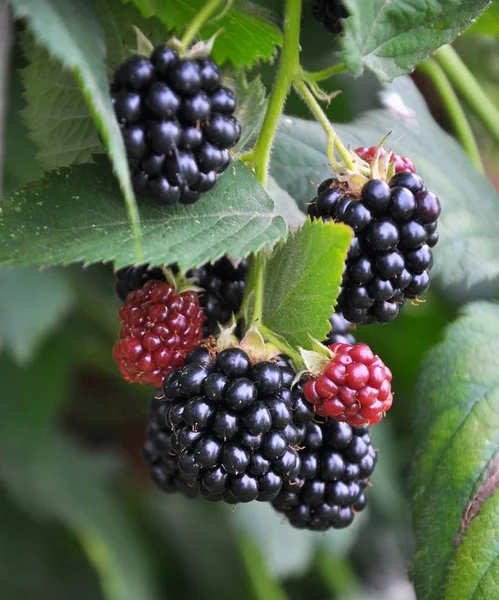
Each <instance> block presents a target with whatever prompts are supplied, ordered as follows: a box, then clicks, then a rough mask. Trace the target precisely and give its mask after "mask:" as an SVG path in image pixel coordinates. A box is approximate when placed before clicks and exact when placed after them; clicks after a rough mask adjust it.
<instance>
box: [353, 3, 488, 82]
mask: <svg viewBox="0 0 499 600" xmlns="http://www.w3.org/2000/svg"><path fill="white" fill-rule="evenodd" d="M344 2H345V4H346V6H347V10H348V12H349V13H350V15H351V16H350V17H349V18H348V19H346V20H345V21H344V27H345V32H344V35H343V36H342V37H341V41H342V44H343V52H342V58H343V60H344V62H345V64H346V66H347V67H348V68H349V69H350V71H352V73H354V74H355V75H360V74H361V73H362V71H363V69H364V67H367V68H369V69H371V71H374V73H376V75H377V76H378V77H379V78H380V79H382V80H384V81H391V80H392V79H393V78H394V77H397V76H399V75H405V74H406V73H410V72H411V71H413V70H414V68H415V67H416V65H417V64H418V63H419V62H421V61H422V60H423V59H424V58H426V57H427V56H429V55H430V54H431V53H432V52H434V51H435V50H437V49H438V48H439V47H440V46H442V45H443V44H448V43H449V42H452V40H453V39H455V38H456V37H457V36H458V35H459V34H460V33H461V32H462V31H463V30H464V29H466V28H467V27H469V26H470V25H471V24H472V23H473V21H474V20H475V19H476V18H477V17H478V16H479V15H480V13H481V12H482V11H483V10H484V9H485V8H486V7H487V6H488V5H489V4H490V0H430V1H425V2H423V1H421V2H407V0H344Z"/></svg>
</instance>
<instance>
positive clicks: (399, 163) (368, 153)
mask: <svg viewBox="0 0 499 600" xmlns="http://www.w3.org/2000/svg"><path fill="white" fill-rule="evenodd" d="M377 149H378V148H377V147H376V146H371V148H365V147H364V148H357V149H356V150H355V153H356V154H357V155H358V156H360V158H362V160H365V161H366V162H368V163H369V164H370V163H371V162H372V160H373V158H374V155H375V154H376V150H377ZM386 153H387V152H386V150H385V149H384V148H381V151H380V153H379V156H380V158H383V156H385V155H386ZM390 162H391V163H395V173H402V172H403V171H409V172H411V173H415V172H416V167H415V166H414V165H413V164H412V162H411V161H410V160H409V159H408V158H405V156H399V155H398V154H392V157H391V158H390Z"/></svg>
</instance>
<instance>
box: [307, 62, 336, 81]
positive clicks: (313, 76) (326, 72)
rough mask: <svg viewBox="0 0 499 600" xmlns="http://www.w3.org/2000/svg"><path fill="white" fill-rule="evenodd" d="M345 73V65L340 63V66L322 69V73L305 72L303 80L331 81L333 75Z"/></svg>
mask: <svg viewBox="0 0 499 600" xmlns="http://www.w3.org/2000/svg"><path fill="white" fill-rule="evenodd" d="M345 71H346V67H345V65H344V64H343V63H340V64H338V65H333V66H332V67H328V68H327V69H322V70H321V71H304V72H303V79H305V80H306V81H324V80H325V79H329V78H330V77H332V76H333V75H338V74H339V73H344V72H345Z"/></svg>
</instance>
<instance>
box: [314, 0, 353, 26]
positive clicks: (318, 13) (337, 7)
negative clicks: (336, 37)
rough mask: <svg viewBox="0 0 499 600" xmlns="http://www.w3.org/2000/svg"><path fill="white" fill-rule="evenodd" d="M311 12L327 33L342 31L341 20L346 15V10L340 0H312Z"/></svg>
mask: <svg viewBox="0 0 499 600" xmlns="http://www.w3.org/2000/svg"><path fill="white" fill-rule="evenodd" d="M312 14H313V15H314V17H315V18H316V19H317V21H319V22H320V23H322V25H323V26H324V28H325V29H326V30H327V31H328V32H329V33H333V34H338V33H341V32H342V31H343V24H342V22H341V20H342V19H346V18H347V17H348V11H347V9H346V8H345V6H344V4H343V1H342V0H314V3H313V5H312Z"/></svg>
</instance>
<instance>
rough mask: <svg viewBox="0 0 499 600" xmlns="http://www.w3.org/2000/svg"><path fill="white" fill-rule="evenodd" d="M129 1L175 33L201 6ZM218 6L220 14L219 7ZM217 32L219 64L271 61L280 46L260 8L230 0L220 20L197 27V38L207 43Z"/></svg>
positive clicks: (192, 0)
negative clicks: (230, 4)
mask: <svg viewBox="0 0 499 600" xmlns="http://www.w3.org/2000/svg"><path fill="white" fill-rule="evenodd" d="M124 1H125V2H126V1H127V0H124ZM132 1H133V2H134V3H135V5H136V6H137V7H138V8H139V9H140V10H141V12H142V14H143V15H144V16H146V17H150V16H152V15H156V16H157V17H158V18H159V19H161V20H162V21H163V23H164V24H165V26H166V27H167V29H172V30H175V31H176V32H177V33H178V34H180V33H181V31H182V30H183V29H184V27H185V26H186V25H187V24H188V23H189V22H190V21H191V20H192V19H193V17H194V16H195V15H196V14H197V13H198V12H199V11H200V10H201V8H203V6H204V4H205V0H189V2H186V1H185V0H170V1H169V2H168V3H165V2H164V1H163V0H132ZM220 6H221V8H220V10H221V11H222V9H223V4H221V5H220ZM215 17H216V15H215ZM219 30H222V31H221V33H220V35H219V36H218V37H217V39H216V41H215V46H214V48H213V52H212V56H213V58H214V59H215V60H216V62H217V63H219V64H222V63H224V62H226V61H230V62H231V63H232V64H233V65H234V66H235V67H246V66H250V65H253V64H255V63H257V62H258V61H259V60H271V59H272V58H274V56H275V53H276V49H277V48H276V47H277V46H280V45H282V34H281V31H280V30H279V28H278V27H277V26H276V25H274V23H272V22H270V21H269V20H268V19H267V18H266V15H265V12H264V11H263V10H262V9H260V8H257V7H256V6H254V5H253V4H251V3H250V2H245V1H243V0H234V2H233V3H232V6H231V8H230V10H228V11H227V13H225V14H224V16H222V18H220V19H217V20H211V21H208V23H206V24H205V25H204V26H203V27H202V28H201V31H200V38H202V39H205V40H207V39H209V38H211V36H212V35H214V34H215V33H217V32H218V31H219Z"/></svg>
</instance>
